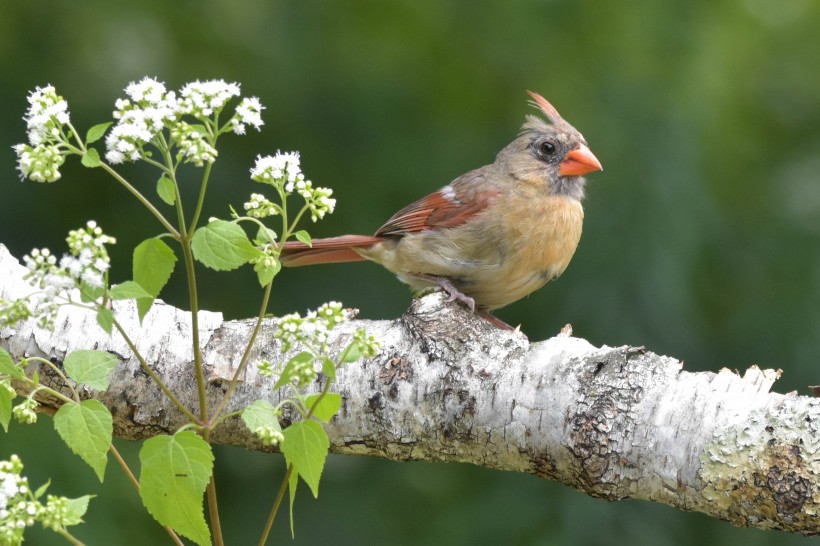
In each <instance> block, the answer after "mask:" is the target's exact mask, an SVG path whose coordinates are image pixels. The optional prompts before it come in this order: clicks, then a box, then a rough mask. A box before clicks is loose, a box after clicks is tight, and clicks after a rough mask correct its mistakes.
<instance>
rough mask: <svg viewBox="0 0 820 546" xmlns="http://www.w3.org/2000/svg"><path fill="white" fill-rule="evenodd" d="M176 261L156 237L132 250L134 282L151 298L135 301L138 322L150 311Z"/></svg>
mask: <svg viewBox="0 0 820 546" xmlns="http://www.w3.org/2000/svg"><path fill="white" fill-rule="evenodd" d="M176 261H177V257H176V254H174V251H173V250H171V247H169V246H168V245H166V244H165V243H164V242H163V241H162V239H159V238H157V237H154V238H151V239H146V240H144V241H143V242H141V243H140V244H138V245H137V248H135V249H134V266H133V269H134V271H133V273H134V282H136V283H137V284H139V285H140V286H141V287H143V288H144V289H145V291H146V292H148V293H149V294H151V296H153V297H152V298H141V299H138V300H137V310H138V312H139V317H140V321H142V319H143V318H145V315H146V313H148V310H149V309H151V305H153V303H154V298H156V297H157V296H159V293H160V292H162V289H163V288H164V287H165V285H166V284H167V283H168V279H170V278H171V273H173V271H174V265H175V264H176Z"/></svg>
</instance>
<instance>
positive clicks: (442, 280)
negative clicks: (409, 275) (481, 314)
mask: <svg viewBox="0 0 820 546" xmlns="http://www.w3.org/2000/svg"><path fill="white" fill-rule="evenodd" d="M413 276H414V277H416V278H417V279H421V280H424V281H427V282H429V283H432V284H435V285H436V286H437V287H438V288H439V289H440V290H441V291H442V292H446V293H447V295H448V296H449V297H448V298H447V303H450V302H454V301H460V302H461V303H463V304H464V305H466V306H467V308H468V309H470V311H471V312H473V313H475V300H474V299H473V298H471V297H470V296H468V295H467V294H464V293H463V292H461V291H460V290H459V289H458V288H456V287H455V285H454V284H453V283H452V282H451V281H450V279H448V278H446V277H437V276H435V275H423V274H418V275H413Z"/></svg>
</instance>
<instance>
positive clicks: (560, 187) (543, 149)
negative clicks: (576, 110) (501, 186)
mask: <svg viewBox="0 0 820 546" xmlns="http://www.w3.org/2000/svg"><path fill="white" fill-rule="evenodd" d="M528 93H529V94H530V96H531V97H532V99H533V103H532V104H533V105H534V106H535V107H536V108H538V109H539V110H540V111H541V112H542V113H543V114H544V115H545V116H546V120H544V119H542V118H541V117H538V116H527V120H526V122H525V123H524V125H523V126H522V127H521V133H520V134H519V136H518V138H516V139H515V140H514V141H513V142H512V143H511V144H509V145H508V146H507V147H506V148H504V149H503V150H502V151H501V153H499V154H498V157H497V158H496V164H498V165H499V166H500V167H501V168H503V169H505V170H506V171H508V172H509V173H510V174H511V175H512V176H513V177H514V178H515V179H517V180H519V181H521V182H524V183H529V184H534V185H544V184H546V187H547V191H548V192H549V193H551V194H556V195H565V196H567V197H570V198H573V199H578V200H580V199H582V198H583V196H584V178H583V175H585V174H587V173H591V172H594V171H600V170H603V168H602V167H601V163H600V162H599V161H598V159H597V158H596V157H595V156H594V155H593V153H592V151H590V149H589V146H587V142H586V140H585V139H584V137H583V135H582V134H581V133H580V132H578V130H577V129H575V127H573V126H572V125H570V124H569V123H567V121H566V120H564V118H562V117H561V115H560V114H559V113H558V111H557V110H556V109H555V107H554V106H553V105H552V104H550V103H549V102H547V100H546V99H545V98H544V97H542V96H541V95H539V94H538V93H533V92H532V91H528Z"/></svg>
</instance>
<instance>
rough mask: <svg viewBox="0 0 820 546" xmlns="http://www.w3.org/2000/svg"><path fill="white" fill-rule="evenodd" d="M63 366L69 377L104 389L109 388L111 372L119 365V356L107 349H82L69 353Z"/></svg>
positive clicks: (93, 387)
mask: <svg viewBox="0 0 820 546" xmlns="http://www.w3.org/2000/svg"><path fill="white" fill-rule="evenodd" d="M63 366H64V367H65V371H66V373H67V374H68V377H70V378H71V379H73V380H74V381H76V382H77V383H82V384H84V385H88V386H89V387H91V388H92V389H95V390H98V391H104V390H105V389H107V388H108V378H109V377H110V376H111V372H112V371H114V368H115V367H116V366H117V357H115V356H114V355H112V354H111V353H106V352H105V351H92V350H87V349H81V350H78V351H72V352H71V353H69V354H68V355H67V356H66V357H65V361H64V362H63Z"/></svg>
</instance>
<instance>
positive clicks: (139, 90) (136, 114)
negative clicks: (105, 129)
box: [105, 78, 178, 164]
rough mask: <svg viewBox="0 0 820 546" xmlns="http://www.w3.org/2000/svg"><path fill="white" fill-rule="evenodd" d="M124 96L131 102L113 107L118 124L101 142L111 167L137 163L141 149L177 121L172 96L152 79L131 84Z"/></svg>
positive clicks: (120, 100)
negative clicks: (167, 126) (126, 162)
mask: <svg viewBox="0 0 820 546" xmlns="http://www.w3.org/2000/svg"><path fill="white" fill-rule="evenodd" d="M125 93H126V94H127V95H128V96H129V97H131V100H128V99H117V101H116V102H115V103H114V105H115V107H116V110H115V111H114V119H116V120H118V121H117V124H116V125H115V126H114V127H113V128H112V129H111V131H110V132H109V133H108V135H107V136H106V138H105V146H106V150H107V152H106V154H105V158H106V159H107V160H108V161H109V162H111V163H113V164H118V163H122V162H124V161H137V160H139V159H141V158H142V155H143V147H144V146H145V145H146V144H147V143H149V142H151V140H152V139H153V138H154V137H155V136H156V135H157V134H158V133H159V132H160V131H162V130H163V129H164V128H165V126H166V124H168V123H171V122H173V121H175V120H176V119H177V117H178V115H177V100H176V95H175V94H174V92H173V91H167V90H166V89H165V85H164V84H163V83H161V82H158V81H157V80H156V79H153V78H143V79H142V80H141V81H139V82H136V83H135V82H131V83H130V84H128V86H127V87H126V88H125Z"/></svg>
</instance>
